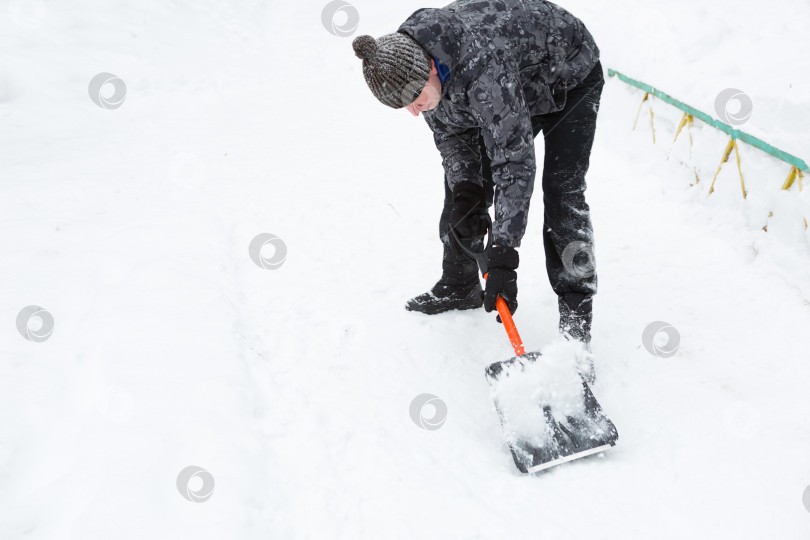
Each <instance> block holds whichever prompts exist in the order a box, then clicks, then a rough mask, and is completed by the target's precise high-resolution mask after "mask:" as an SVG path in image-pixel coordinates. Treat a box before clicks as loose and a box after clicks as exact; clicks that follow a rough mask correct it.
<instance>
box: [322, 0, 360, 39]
mask: <svg viewBox="0 0 810 540" xmlns="http://www.w3.org/2000/svg"><path fill="white" fill-rule="evenodd" d="M338 14H340V16H338ZM344 17H345V21H342V22H341V19H342V18H344ZM321 23H323V27H324V28H326V31H327V32H329V33H330V34H332V35H333V36H339V37H346V36H350V35H352V34H354V31H355V30H357V26H358V25H359V24H360V14H359V13H358V12H357V8H355V7H354V6H353V5H351V4H350V3H348V2H344V1H343V0H333V1H332V2H329V3H328V4H326V6H324V8H323V11H321Z"/></svg>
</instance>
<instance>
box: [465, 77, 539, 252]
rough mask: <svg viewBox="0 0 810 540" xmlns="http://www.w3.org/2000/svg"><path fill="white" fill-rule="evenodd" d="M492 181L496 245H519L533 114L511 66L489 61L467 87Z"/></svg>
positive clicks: (530, 169)
mask: <svg viewBox="0 0 810 540" xmlns="http://www.w3.org/2000/svg"><path fill="white" fill-rule="evenodd" d="M469 99H470V107H471V109H472V112H473V114H474V115H475V116H476V118H477V120H478V122H479V125H480V126H481V134H482V135H483V139H484V143H485V146H486V152H487V155H488V156H489V159H490V168H491V170H492V180H493V181H494V183H495V186H496V189H495V220H494V222H493V224H492V233H493V242H494V243H495V244H499V245H503V246H510V247H515V248H516V247H519V246H520V241H521V239H522V238H523V234H524V232H525V231H526V220H527V218H528V213H529V201H530V199H531V196H532V191H533V189H534V178H535V173H536V170H537V165H536V162H535V154H534V133H533V131H532V122H531V116H530V114H529V110H528V107H527V106H526V99H525V97H524V95H523V89H522V86H521V84H520V79H519V77H518V74H517V72H516V71H515V69H514V68H511V67H509V66H504V65H502V64H501V63H499V62H496V61H493V62H491V63H490V64H489V65H488V66H487V67H486V69H485V70H484V71H483V72H482V74H481V76H480V77H478V78H477V79H476V80H475V81H474V82H473V83H472V85H471V86H470V88H469Z"/></svg>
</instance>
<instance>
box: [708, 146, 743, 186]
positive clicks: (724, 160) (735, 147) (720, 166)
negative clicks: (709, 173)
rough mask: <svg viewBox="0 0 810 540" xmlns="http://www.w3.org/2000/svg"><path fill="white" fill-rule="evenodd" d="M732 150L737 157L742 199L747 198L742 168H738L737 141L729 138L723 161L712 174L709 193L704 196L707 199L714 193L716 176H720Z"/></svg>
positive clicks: (738, 153)
mask: <svg viewBox="0 0 810 540" xmlns="http://www.w3.org/2000/svg"><path fill="white" fill-rule="evenodd" d="M732 150H734V153H735V154H736V156H737V170H738V171H739V172H740V186H741V187H742V194H743V199H747V198H748V194H747V193H746V192H745V180H744V179H743V173H742V167H741V166H740V151H739V149H738V148H737V141H736V140H735V139H734V137H731V138H730V139H729V140H728V145H727V146H726V150H725V152H723V159H722V160H721V161H720V165H719V166H718V167H717V172H716V173H714V180H712V185H711V186H710V187H709V193H708V194H707V195H706V196H707V197H708V196H709V195H711V194H712V192H714V183H715V182H716V181H717V175H718V174H720V169H721V168H722V167H723V163H725V162H726V161H728V158H729V156H730V155H731V151H732Z"/></svg>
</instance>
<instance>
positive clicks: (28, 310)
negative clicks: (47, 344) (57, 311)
mask: <svg viewBox="0 0 810 540" xmlns="http://www.w3.org/2000/svg"><path fill="white" fill-rule="evenodd" d="M17 330H19V332H20V335H21V336H22V337H24V338H25V339H27V340H28V341H35V342H40V341H45V340H46V339H48V338H49V337H51V334H52V333H53V315H51V314H50V313H49V312H48V311H46V310H45V309H44V308H41V307H39V306H28V307H25V308H23V309H22V310H21V311H20V312H19V313H18V314H17Z"/></svg>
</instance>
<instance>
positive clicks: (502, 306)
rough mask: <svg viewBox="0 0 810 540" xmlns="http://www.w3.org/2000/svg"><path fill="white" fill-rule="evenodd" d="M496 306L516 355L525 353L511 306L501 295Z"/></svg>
mask: <svg viewBox="0 0 810 540" xmlns="http://www.w3.org/2000/svg"><path fill="white" fill-rule="evenodd" d="M486 279H487V274H484V280H486ZM495 307H496V308H498V315H500V316H501V321H503V327H504V328H505V329H506V335H507V336H509V343H511V344H512V348H513V349H515V356H520V355H522V354H525V353H526V349H524V348H523V340H522V339H520V334H518V331H517V327H516V326H515V321H514V320H512V314H511V313H510V312H509V306H507V305H506V300H504V299H503V298H502V297H500V296H499V297H498V299H497V300H496V301H495Z"/></svg>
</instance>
